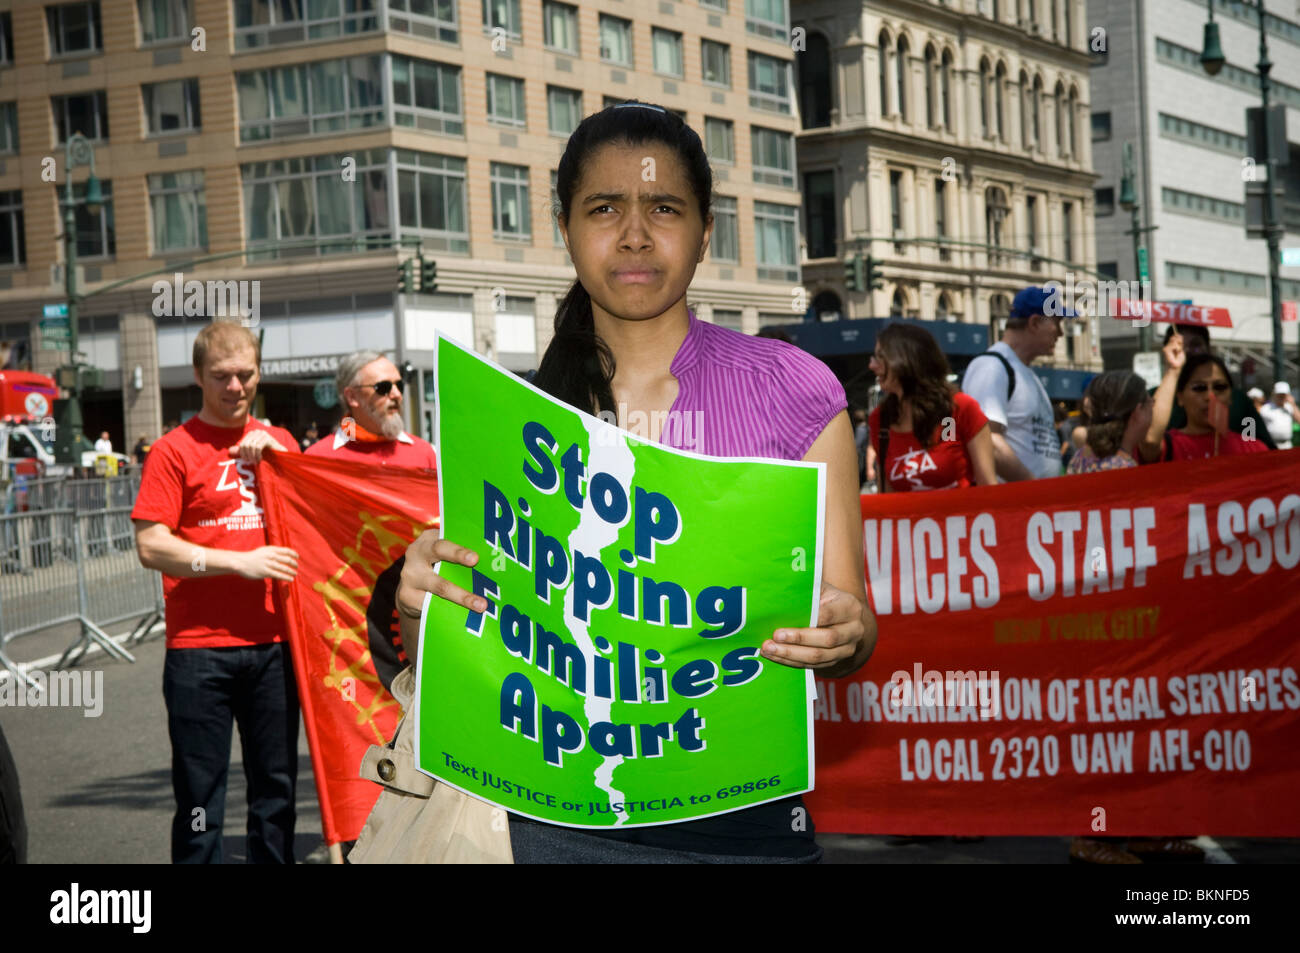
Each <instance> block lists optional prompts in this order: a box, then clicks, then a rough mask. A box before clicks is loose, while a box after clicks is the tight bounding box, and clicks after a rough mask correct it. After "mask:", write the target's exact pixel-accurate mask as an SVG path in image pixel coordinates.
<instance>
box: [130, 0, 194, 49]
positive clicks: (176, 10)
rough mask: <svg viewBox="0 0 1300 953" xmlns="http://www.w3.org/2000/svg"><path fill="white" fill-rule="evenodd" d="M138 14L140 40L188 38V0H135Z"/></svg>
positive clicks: (157, 40)
mask: <svg viewBox="0 0 1300 953" xmlns="http://www.w3.org/2000/svg"><path fill="white" fill-rule="evenodd" d="M136 9H137V10H138V12H139V14H140V42H141V43H159V42H162V41H164V40H188V39H189V38H190V3H189V0H137V2H136Z"/></svg>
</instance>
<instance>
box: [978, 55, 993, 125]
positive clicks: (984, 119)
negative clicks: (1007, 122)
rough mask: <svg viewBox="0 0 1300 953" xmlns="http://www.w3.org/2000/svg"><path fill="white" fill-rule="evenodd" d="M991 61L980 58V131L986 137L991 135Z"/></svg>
mask: <svg viewBox="0 0 1300 953" xmlns="http://www.w3.org/2000/svg"><path fill="white" fill-rule="evenodd" d="M990 82H991V79H990V73H989V61H988V60H980V133H981V135H983V136H984V138H985V139H988V138H989V137H990V136H991V134H992V133H991V131H990V127H989V83H990Z"/></svg>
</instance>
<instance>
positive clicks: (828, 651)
mask: <svg viewBox="0 0 1300 953" xmlns="http://www.w3.org/2000/svg"><path fill="white" fill-rule="evenodd" d="M865 615H866V606H865V605H863V603H862V602H861V601H859V599H858V598H857V596H855V595H853V594H852V593H848V592H844V591H843V590H841V589H836V588H835V587H834V586H832V585H831V584H830V583H828V582H823V583H822V593H821V602H820V603H819V604H818V611H817V626H816V627H815V628H808V629H777V630H776V632H774V633H773V635H772V638H770V639H768V640H767V641H766V642H764V643H763V645H762V648H761V649H760V651H761V652H762V654H763V655H764V656H765V657H766V658H769V659H771V660H772V661H774V662H780V663H781V664H782V665H789V666H790V667H791V668H811V669H814V670H815V671H816V672H817V673H818V674H821V675H824V676H825V677H826V678H838V677H839V676H841V675H847V674H849V673H850V672H854V671H856V670H857V669H858V668H860V667H861V665H862V661H861V660H859V658H858V656H859V654H861V653H862V652H863V651H864V649H865V650H866V651H868V652H869V651H870V648H869V647H867V646H864V644H863V643H864V641H865V637H866V635H867V626H866V622H865Z"/></svg>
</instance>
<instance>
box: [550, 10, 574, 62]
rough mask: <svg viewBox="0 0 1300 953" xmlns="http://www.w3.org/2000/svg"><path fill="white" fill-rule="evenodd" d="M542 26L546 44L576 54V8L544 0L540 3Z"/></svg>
mask: <svg viewBox="0 0 1300 953" xmlns="http://www.w3.org/2000/svg"><path fill="white" fill-rule="evenodd" d="M542 27H543V30H544V33H545V42H546V45H547V46H549V47H551V48H552V49H556V50H562V51H564V52H565V53H572V54H573V55H574V56H577V55H578V8H577V7H574V6H570V5H569V4H567V3H556V2H555V0H546V2H544V3H543V4H542Z"/></svg>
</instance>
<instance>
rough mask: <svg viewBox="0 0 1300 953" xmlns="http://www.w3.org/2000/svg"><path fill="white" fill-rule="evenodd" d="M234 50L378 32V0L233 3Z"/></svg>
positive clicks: (238, 0)
mask: <svg viewBox="0 0 1300 953" xmlns="http://www.w3.org/2000/svg"><path fill="white" fill-rule="evenodd" d="M234 4H235V49H237V50H248V49H256V48H258V47H264V46H271V45H275V44H278V43H302V42H305V41H308V40H322V39H330V38H332V37H341V36H347V35H352V34H357V33H367V32H371V31H374V30H378V29H379V12H378V6H379V4H378V0H234Z"/></svg>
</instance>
